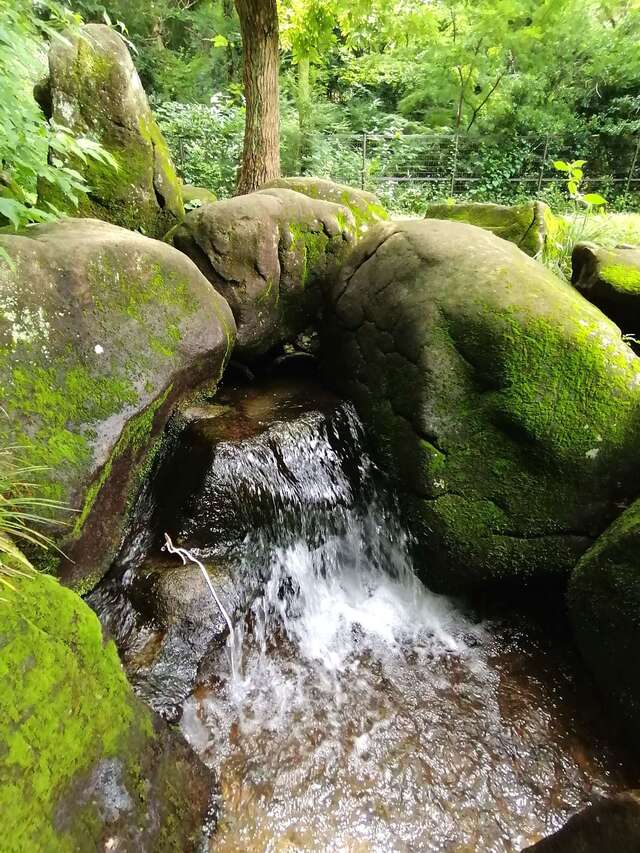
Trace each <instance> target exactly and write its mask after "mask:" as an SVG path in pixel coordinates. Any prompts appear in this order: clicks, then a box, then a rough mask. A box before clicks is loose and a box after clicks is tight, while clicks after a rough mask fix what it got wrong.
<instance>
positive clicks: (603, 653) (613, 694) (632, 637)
mask: <svg viewBox="0 0 640 853" xmlns="http://www.w3.org/2000/svg"><path fill="white" fill-rule="evenodd" d="M569 610H570V614H571V621H572V623H573V628H574V633H575V636H576V640H577V642H578V646H579V648H580V651H581V652H582V655H583V657H584V658H585V660H586V661H587V663H588V664H589V666H590V667H591V669H592V671H593V673H594V675H595V678H596V681H597V682H598V684H599V686H600V687H601V689H602V690H603V692H604V693H605V695H606V696H607V697H608V698H609V699H610V702H611V704H612V706H613V708H614V710H615V711H616V712H617V714H618V715H619V716H620V718H621V719H622V720H623V722H624V723H625V724H626V726H627V728H628V731H629V733H630V735H631V737H632V738H633V739H634V741H635V743H636V745H637V746H640V661H639V659H638V653H637V652H638V648H639V644H640V501H636V502H635V503H634V504H632V506H631V507H629V509H627V510H626V512H624V513H623V514H622V515H621V516H620V517H619V518H618V519H617V520H616V521H615V522H614V523H613V524H612V525H611V527H610V528H609V529H608V530H607V531H606V532H605V533H603V534H602V535H601V536H600V538H599V539H598V540H597V542H596V543H595V545H594V546H593V547H592V548H591V549H590V550H589V551H587V553H586V554H585V555H584V556H583V557H582V559H581V560H580V562H579V563H578V565H577V566H576V568H575V570H574V572H573V574H572V576H571V582H570V584H569Z"/></svg>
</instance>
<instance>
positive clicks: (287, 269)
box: [173, 189, 355, 359]
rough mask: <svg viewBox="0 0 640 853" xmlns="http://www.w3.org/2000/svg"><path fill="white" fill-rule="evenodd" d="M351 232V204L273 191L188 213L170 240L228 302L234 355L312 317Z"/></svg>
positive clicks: (279, 339) (265, 346)
mask: <svg viewBox="0 0 640 853" xmlns="http://www.w3.org/2000/svg"><path fill="white" fill-rule="evenodd" d="M354 235H355V223H354V219H353V216H352V215H351V213H350V211H349V209H348V208H346V207H344V206H342V205H338V204H333V203H332V202H328V201H322V200H320V199H311V198H308V197H307V196H305V195H303V194H302V193H297V192H293V191H292V190H286V189H272V190H260V191H259V192H256V193H250V194H249V195H243V196H238V197H236V198H232V199H228V200H226V201H219V202H217V203H216V204H205V205H203V206H202V207H199V208H197V209H196V210H192V211H190V212H189V213H188V214H187V217H186V219H185V221H184V223H183V224H182V225H181V226H180V227H179V228H178V229H177V231H176V233H175V234H174V238H173V240H174V245H175V246H177V247H178V248H179V249H181V250H182V251H183V252H185V253H186V254H188V255H189V256H190V257H191V258H193V260H194V261H195V262H196V263H197V264H198V266H199V267H200V269H201V271H202V272H203V273H204V275H205V276H206V277H207V278H208V279H209V281H210V282H211V283H212V284H213V286H214V287H215V288H216V289H217V290H218V291H219V292H220V293H221V294H222V295H223V296H224V297H225V299H227V300H228V302H229V305H230V306H231V309H232V311H233V313H234V316H235V318H236V323H237V327H238V339H237V354H238V356H240V357H242V358H247V359H253V358H256V357H258V356H261V355H264V354H265V353H267V352H268V351H269V350H271V349H273V348H274V347H275V346H277V345H279V344H282V343H284V342H287V341H290V340H292V339H293V338H295V336H296V335H297V334H298V333H299V332H301V331H302V330H303V329H305V328H306V327H307V326H308V325H309V324H310V323H312V322H313V321H314V320H316V319H317V317H318V314H319V311H320V307H321V304H322V288H323V286H324V285H325V284H326V282H328V281H331V280H333V279H334V278H335V277H336V275H337V272H338V269H339V268H340V265H341V264H342V261H343V260H344V258H345V257H346V255H347V254H348V251H349V249H350V248H351V246H352V245H353V241H354Z"/></svg>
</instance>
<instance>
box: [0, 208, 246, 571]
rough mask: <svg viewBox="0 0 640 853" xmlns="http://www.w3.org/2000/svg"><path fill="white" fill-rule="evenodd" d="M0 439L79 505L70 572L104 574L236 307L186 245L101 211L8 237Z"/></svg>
mask: <svg viewBox="0 0 640 853" xmlns="http://www.w3.org/2000/svg"><path fill="white" fill-rule="evenodd" d="M0 249H1V250H2V251H3V252H6V253H7V255H8V257H9V258H10V259H11V264H12V265H11V266H10V265H9V264H8V263H7V262H6V261H2V262H1V263H0V398H1V399H2V408H3V411H2V417H1V418H0V446H2V447H7V446H17V447H20V448H21V451H20V453H21V455H22V456H23V457H24V459H25V462H26V463H28V464H31V465H37V466H45V469H46V470H44V471H42V472H40V477H41V479H43V480H44V483H45V486H46V494H47V495H48V496H49V497H51V498H55V499H57V500H60V501H63V502H65V503H68V504H70V505H71V506H72V507H74V508H76V509H77V510H79V512H78V514H77V516H75V517H74V520H73V522H72V525H71V527H72V529H71V530H70V531H68V533H67V535H66V537H65V543H64V550H65V552H66V554H67V556H68V557H69V559H65V560H63V575H64V577H65V580H67V581H73V582H79V581H81V580H83V579H84V581H85V582H89V580H91V581H95V580H97V579H98V578H99V577H100V576H101V574H102V573H103V571H104V569H105V568H106V566H108V564H109V562H110V560H111V558H112V557H113V554H114V550H115V548H116V546H117V544H118V541H119V537H120V532H121V522H122V518H123V515H124V513H125V510H126V507H127V503H128V500H129V498H130V496H131V495H132V492H133V491H134V490H135V487H136V484H137V483H138V482H139V479H140V477H141V475H142V473H143V472H144V470H145V469H146V467H147V466H148V465H149V464H150V460H151V457H152V455H153V451H154V450H156V449H157V448H158V445H159V442H158V441H157V440H156V439H157V438H158V436H159V434H160V432H161V430H162V428H163V426H164V424H165V422H166V420H167V417H168V415H169V414H170V412H171V410H172V408H173V406H174V405H175V403H176V401H177V400H179V399H180V398H181V397H182V396H183V395H184V394H185V393H186V392H187V391H190V390H191V389H193V388H195V387H196V386H198V385H199V384H200V383H203V382H208V383H210V384H213V385H215V383H216V382H217V380H218V379H219V377H220V376H221V373H222V370H223V367H224V364H225V361H226V359H227V357H228V356H229V354H230V351H231V348H232V346H233V341H234V334H235V324H234V321H233V316H232V315H231V312H230V310H229V307H228V305H227V304H226V302H225V301H224V299H222V298H221V297H220V296H219V295H218V294H217V293H216V292H215V291H214V290H213V288H212V287H211V286H210V285H209V283H208V282H207V281H206V279H205V278H203V276H202V275H201V274H200V272H199V271H198V269H197V268H196V267H195V265H194V264H193V263H192V262H191V261H190V260H189V259H188V258H186V257H185V256H184V255H183V254H181V253H180V252H178V251H176V250H175V249H173V248H172V247H170V246H167V245H165V244H164V243H160V242H159V241H157V240H150V239H148V238H146V237H143V236H141V235H140V234H136V233H134V232H132V231H126V230H124V229H123V228H118V227H116V226H115V225H109V224H107V223H104V222H99V221H97V220H92V219H75V220H74V219H68V220H65V221H63V222H58V223H54V224H47V225H38V226H36V227H33V228H30V229H29V230H28V231H27V232H25V233H24V234H22V235H1V236H0Z"/></svg>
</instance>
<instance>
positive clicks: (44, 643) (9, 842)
mask: <svg viewBox="0 0 640 853" xmlns="http://www.w3.org/2000/svg"><path fill="white" fill-rule="evenodd" d="M15 586H16V589H15V590H10V589H9V590H8V589H6V588H4V587H3V593H2V595H3V599H4V601H3V602H2V603H1V605H0V677H1V678H2V691H1V692H0V812H1V813H2V832H3V841H2V847H3V849H4V850H5V851H7V853H23V851H26V850H34V851H35V850H43V851H44V850H51V851H67V850H68V851H72V850H111V849H113V850H138V851H148V853H159V851H166V853H169V851H174V850H181V851H190V850H195V849H199V847H198V842H199V840H200V838H201V835H202V832H201V827H202V824H203V822H204V819H205V817H206V813H207V809H208V806H209V802H210V794H211V789H212V779H211V777H210V776H209V773H208V771H206V770H205V768H204V766H203V765H202V764H201V763H200V761H199V760H198V759H197V758H196V756H195V755H194V754H193V753H192V752H191V750H190V749H189V748H188V747H187V745H186V743H185V742H184V741H183V740H182V738H180V737H179V736H177V735H175V734H173V733H172V732H170V731H169V729H167V727H166V725H165V724H164V723H162V721H161V720H159V719H158V718H157V717H154V716H153V715H152V713H151V712H150V711H149V710H148V709H147V708H146V707H145V706H144V705H143V704H142V702H141V701H140V700H139V699H137V698H136V697H135V696H134V694H133V692H132V690H131V688H130V686H129V684H128V683H127V680H126V678H125V676H124V673H123V671H122V668H121V666H120V662H119V660H118V654H117V652H116V648H115V646H114V644H113V643H112V642H108V643H106V644H105V641H104V639H103V636H102V630H101V628H100V623H99V622H98V619H97V618H96V616H95V614H94V613H93V612H92V611H91V610H90V608H89V607H88V606H87V605H86V604H85V603H84V602H83V601H82V599H81V598H80V597H79V596H77V595H76V594H75V593H73V592H71V590H68V589H65V588H64V587H62V586H60V585H59V584H58V582H57V581H55V580H53V579H52V578H49V577H45V576H37V577H33V578H29V579H19V580H17V581H16V583H15Z"/></svg>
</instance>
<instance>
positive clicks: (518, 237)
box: [425, 201, 561, 257]
mask: <svg viewBox="0 0 640 853" xmlns="http://www.w3.org/2000/svg"><path fill="white" fill-rule="evenodd" d="M425 216H426V218H427V219H449V220H452V221H454V222H466V223H467V224H468V225H477V226H478V227H479V228H484V229H485V230H487V231H491V232H492V233H493V234H495V235H496V236H497V237H502V239H503V240H509V242H510V243H515V245H516V246H517V247H518V248H519V249H522V251H523V252H526V253H527V255H531V256H532V257H533V256H536V255H540V254H542V252H543V250H545V248H549V249H552V245H551V244H552V242H553V240H554V238H555V237H556V236H557V234H558V232H559V230H560V228H561V223H560V221H559V220H558V219H556V217H555V216H554V215H553V213H552V212H551V210H550V208H549V207H548V206H547V205H546V204H545V203H544V202H542V201H531V202H525V203H524V204H517V205H513V206H509V205H504V204H491V203H485V202H461V203H457V204H430V205H429V206H428V207H427V212H426V214H425Z"/></svg>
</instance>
